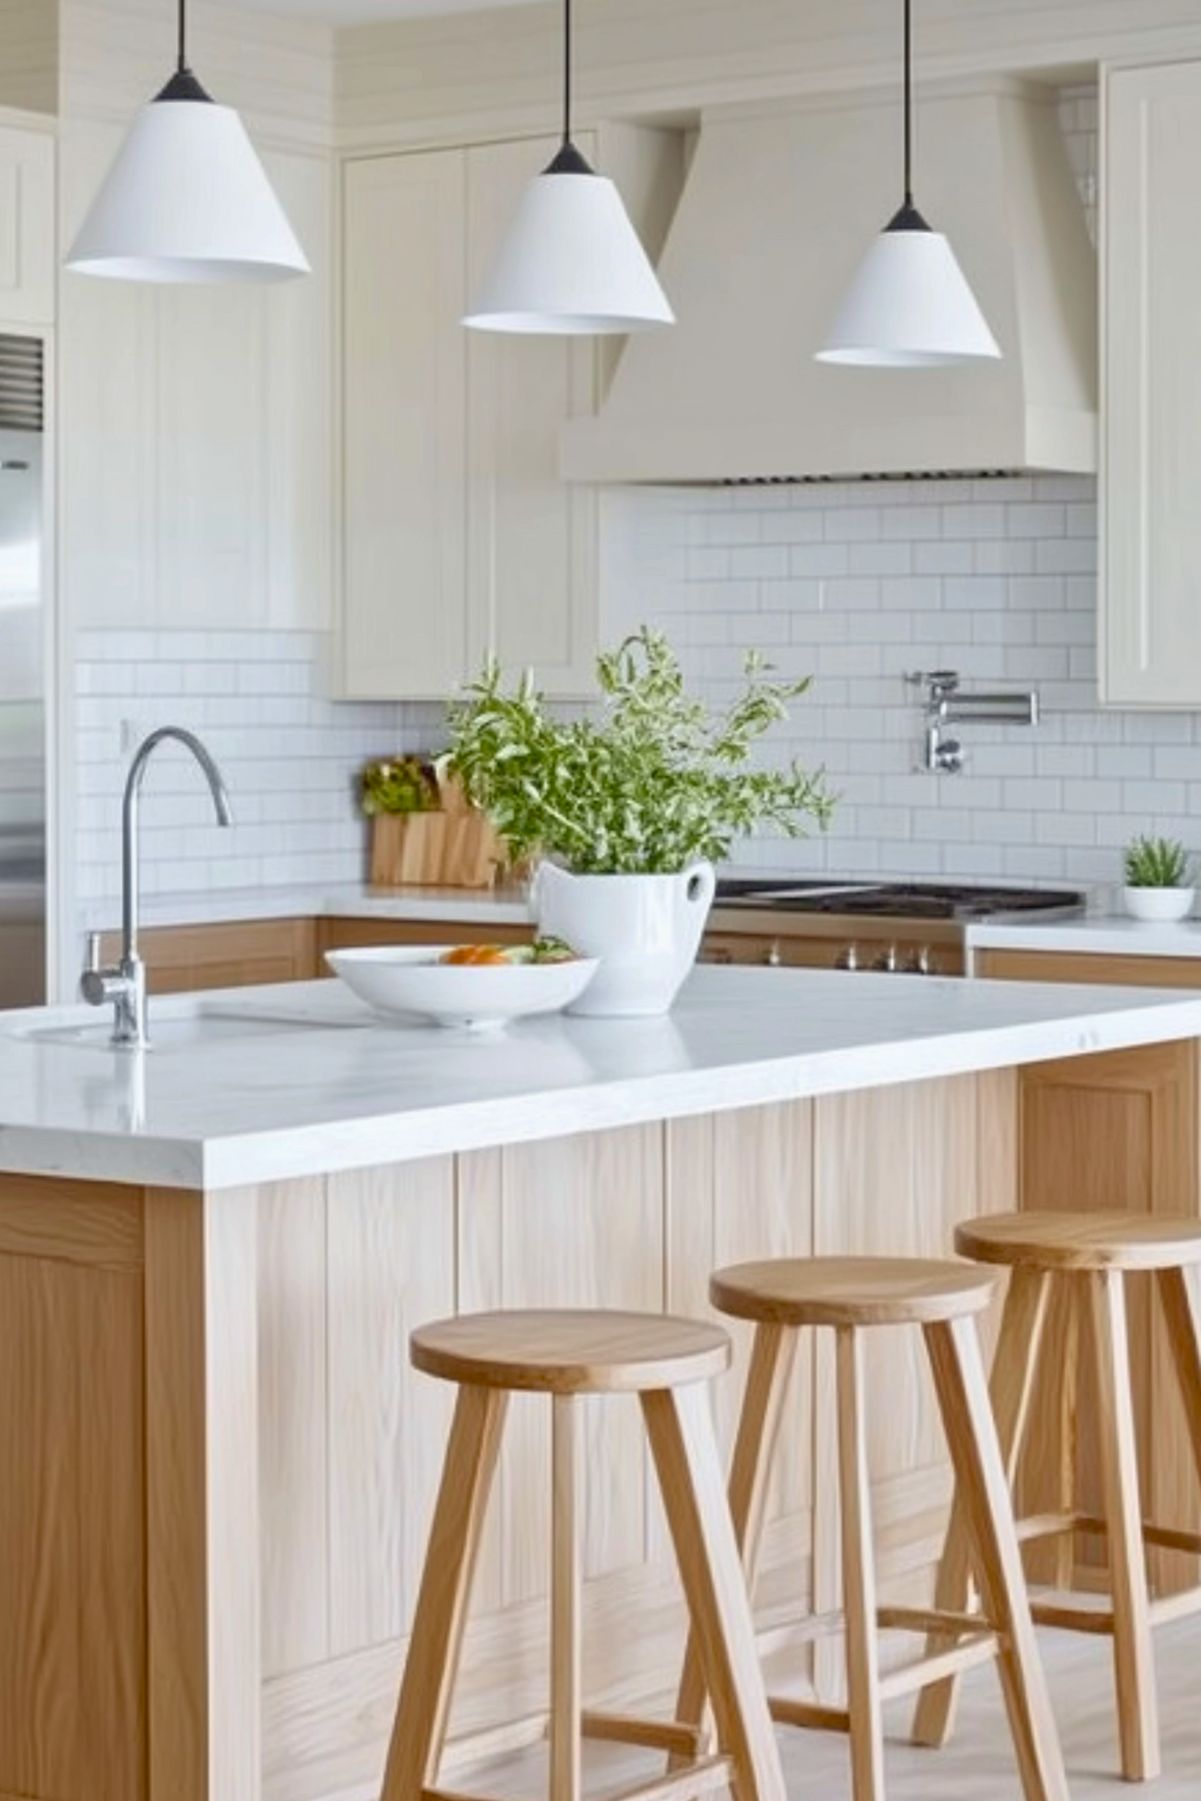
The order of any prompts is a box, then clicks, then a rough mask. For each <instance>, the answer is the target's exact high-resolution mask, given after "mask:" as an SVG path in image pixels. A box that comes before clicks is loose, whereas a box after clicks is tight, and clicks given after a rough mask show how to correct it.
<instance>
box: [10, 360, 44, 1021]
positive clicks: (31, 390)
mask: <svg viewBox="0 0 1201 1801" xmlns="http://www.w3.org/2000/svg"><path fill="white" fill-rule="evenodd" d="M42 424H43V415H42V345H41V343H40V341H39V340H37V339H33V338H15V337H10V336H6V335H4V334H2V333H0V1007H22V1006H29V1005H33V1004H36V1003H38V1002H41V1001H43V1000H44V999H45V995H46V706H45V664H46V656H45V650H46V627H45V607H44V590H43V567H44V558H43V540H42V497H43V484H42V472H43V463H42V451H43V444H44V438H43V434H42Z"/></svg>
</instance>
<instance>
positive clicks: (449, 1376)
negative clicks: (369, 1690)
mask: <svg viewBox="0 0 1201 1801" xmlns="http://www.w3.org/2000/svg"><path fill="white" fill-rule="evenodd" d="M411 1354H412V1360H413V1363H414V1364H415V1365H416V1367H417V1368H418V1369H420V1370H425V1371H427V1372H428V1373H429V1374H430V1375H432V1376H440V1377H442V1378H443V1380H445V1381H448V1382H455V1383H458V1385H459V1398H458V1402H457V1404H456V1407H455V1414H454V1421H453V1424H452V1426H451V1433H450V1441H449V1444H448V1446H447V1451H446V1460H445V1463H444V1465H443V1471H442V1482H441V1487H440V1489H439V1491H438V1499H437V1503H436V1505H435V1508H434V1517H433V1523H432V1525H431V1528H430V1538H429V1545H428V1548H427V1551H426V1560H425V1569H424V1572H423V1574H422V1578H421V1588H420V1592H419V1594H418V1598H417V1609H416V1613H415V1616H414V1620H413V1633H412V1638H411V1640H410V1643H409V1655H408V1660H407V1662H406V1664H405V1672H404V1680H403V1682H402V1685H401V1690H400V1701H399V1704H398V1707H397V1711H396V1720H395V1724H394V1726H393V1731H392V1742H391V1747H390V1749H389V1753H388V1762H387V1770H386V1774H385V1776H384V1786H383V1791H382V1795H381V1801H461V1798H460V1797H452V1796H450V1795H448V1794H445V1793H443V1792H442V1791H441V1790H439V1788H438V1770H439V1765H440V1763H441V1758H442V1750H443V1746H444V1743H445V1739H446V1729H447V1722H448V1717H449V1711H450V1703H451V1697H452V1692H453V1687H454V1681H455V1676H456V1673H457V1669H458V1664H459V1658H460V1653H461V1649H462V1642H463V1629H464V1625H465V1623H466V1617H467V1606H468V1600H469V1595H470V1589H471V1580H472V1573H473V1569H474V1565H475V1561H476V1554H477V1552H478V1550H479V1544H480V1535H481V1530H482V1527H483V1522H484V1513H485V1508H486V1505H487V1500H488V1493H489V1489H490V1487H491V1484H492V1479H493V1475H494V1472H495V1469H496V1460H497V1455H498V1452H499V1450H500V1442H501V1434H502V1429H503V1425H504V1418H505V1410H506V1406H507V1403H508V1397H509V1393H510V1392H512V1391H515V1390H523V1389H524V1390H534V1391H536V1392H538V1393H542V1394H549V1395H550V1396H551V1397H552V1399H551V1482H552V1527H551V1546H550V1558H551V1623H550V1712H549V1720H548V1725H549V1738H550V1796H551V1801H579V1796H580V1792H581V1783H580V1751H581V1743H580V1741H581V1738H582V1737H596V1738H603V1739H609V1740H615V1741H618V1742H622V1743H628V1744H634V1745H645V1746H647V1747H648V1748H650V1749H652V1750H657V1751H663V1752H667V1753H669V1754H671V1755H672V1757H673V1758H674V1759H677V1760H679V1761H680V1765H681V1767H680V1768H679V1769H678V1773H674V1772H673V1773H672V1774H671V1775H668V1776H658V1777H656V1778H655V1780H653V1781H652V1782H650V1783H648V1784H647V1785H646V1787H645V1788H642V1787H638V1788H633V1789H625V1790H623V1792H622V1796H621V1801H639V1798H640V1797H644V1796H645V1797H647V1798H648V1801H649V1798H651V1797H653V1801H669V1797H670V1796H671V1795H673V1794H675V1793H679V1794H680V1795H682V1796H691V1795H702V1794H706V1793H708V1792H709V1791H711V1790H713V1789H715V1788H725V1787H732V1788H733V1790H734V1793H735V1795H736V1797H737V1801H786V1798H785V1792H784V1779H783V1775H782V1772H781V1769H780V1760H779V1753H778V1751H777V1748H776V1743H775V1738H774V1736H773V1732H772V1725H771V1718H770V1716H769V1714H768V1711H767V1701H766V1697H765V1695H764V1693H763V1687H762V1680H761V1677H760V1673H759V1668H758V1663H757V1659H756V1652H755V1638H754V1629H753V1626H752V1623H751V1611H750V1603H749V1600H748V1598H747V1592H746V1587H745V1584H744V1582H743V1577H742V1569H741V1566H740V1564H739V1559H738V1549H737V1546H736V1544H735V1542H734V1531H733V1526H732V1524H731V1520H730V1513H729V1508H728V1506H727V1503H726V1496H725V1487H724V1481H723V1476H722V1470H721V1465H720V1461H719V1458H718V1452H717V1445H716V1441H715V1438H714V1435H713V1424H712V1417H711V1414H710V1410H709V1396H708V1392H707V1388H706V1384H707V1382H708V1380H709V1378H711V1377H712V1376H715V1375H718V1374H719V1373H720V1372H721V1371H722V1370H724V1369H725V1368H726V1367H727V1365H728V1363H729V1360H730V1341H729V1338H728V1337H727V1335H726V1333H725V1332H723V1331H722V1330H721V1328H720V1327H719V1326H714V1325H711V1324H706V1323H702V1322H699V1321H695V1320H686V1319H673V1318H670V1317H664V1316H662V1315H659V1314H644V1313H609V1312H599V1311H598V1312H572V1311H547V1312H512V1313H479V1314H471V1315H466V1316H464V1317H463V1318H460V1319H451V1320H443V1321H440V1322H438V1323H437V1324H434V1325H429V1326H423V1327H421V1328H420V1330H418V1331H416V1332H414V1334H413V1336H412V1340H411ZM630 1393H634V1394H637V1395H638V1396H639V1399H640V1401H641V1405H642V1414H643V1419H644V1422H645V1425H646V1432H647V1436H648V1438H649V1440H650V1446H651V1453H652V1456H653V1458H654V1463H655V1468H656V1470H657V1473H658V1478H659V1487H660V1490H661V1492H662V1496H663V1506H664V1510H665V1512H666V1515H667V1522H668V1526H669V1529H670V1532H671V1536H672V1541H673V1543H674V1546H675V1552H676V1559H677V1562H678V1564H679V1568H680V1576H681V1579H682V1583H683V1587H684V1594H685V1599H686V1601H687V1606H688V1613H689V1618H690V1621H691V1626H692V1631H693V1633H694V1635H695V1638H696V1640H697V1644H698V1647H699V1650H698V1656H699V1659H700V1662H701V1664H702V1665H703V1669H704V1681H705V1684H706V1687H707V1689H708V1691H709V1692H710V1693H711V1694H712V1696H713V1713H714V1716H715V1720H716V1739H717V1750H716V1753H715V1754H710V1753H709V1749H708V1735H707V1734H706V1733H703V1732H702V1731H700V1730H699V1729H697V1728H686V1727H683V1726H680V1725H677V1724H674V1723H667V1722H665V1723H662V1724H659V1723H655V1722H651V1721H644V1720H635V1719H629V1718H626V1717H625V1716H614V1715H603V1714H589V1713H585V1712H584V1711H583V1708H582V1704H581V1698H580V1614H581V1591H580V1542H579V1473H580V1472H579V1461H580V1451H579V1446H580V1436H579V1434H580V1406H579V1396H581V1395H585V1394H630ZM631 1476H632V1478H633V1479H634V1480H637V1479H638V1477H637V1476H636V1475H635V1473H634V1472H631ZM698 1726H699V1723H698Z"/></svg>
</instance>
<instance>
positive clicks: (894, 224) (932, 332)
mask: <svg viewBox="0 0 1201 1801" xmlns="http://www.w3.org/2000/svg"><path fill="white" fill-rule="evenodd" d="M904 9H905V96H904V112H905V198H904V201H903V202H902V205H901V207H900V210H899V211H898V212H897V213H895V214H894V215H893V217H892V218H891V219H890V220H889V222H888V224H887V225H886V226H885V227H884V230H883V231H882V232H881V234H880V236H879V237H878V238H877V239H876V240H875V242H874V243H873V244H872V245H871V247H870V248H869V250H868V252H867V255H866V256H865V257H864V259H863V261H862V262H861V263H860V265H859V268H858V270H857V272H856V274H855V278H854V280H853V281H852V282H851V285H850V287H849V288H848V289H847V292H846V294H845V295H844V297H843V301H842V305H841V306H840V307H839V309H838V314H837V317H836V318H835V320H834V324H833V325H832V327H831V328H830V333H829V336H828V338H827V339H826V342H825V345H824V347H823V348H822V349H821V350H819V351H818V352H817V360H818V362H820V363H850V364H858V365H861V366H864V367H868V368H882V369H929V368H938V367H940V366H942V365H946V364H954V363H968V362H975V361H977V360H979V359H982V358H989V357H999V356H1000V354H1001V351H1000V348H999V346H998V344H997V341H996V339H995V338H994V337H993V335H992V332H991V331H990V330H989V328H988V322H987V320H986V319H985V317H984V314H983V313H982V312H981V311H980V308H979V306H978V304H977V302H976V297H975V295H974V294H973V293H972V290H971V288H970V287H969V286H968V284H967V280H966V278H965V276H964V273H963V270H962V269H961V268H960V267H959V264H958V262H957V260H956V257H955V252H954V251H953V250H952V249H951V246H950V244H949V243H948V242H947V240H946V238H945V237H944V236H943V234H942V232H940V231H932V230H931V229H930V227H929V226H928V225H927V223H926V221H925V220H924V219H923V218H922V215H921V214H920V213H919V212H918V210H917V208H916V207H915V206H914V204H913V29H912V20H911V16H910V15H911V0H904Z"/></svg>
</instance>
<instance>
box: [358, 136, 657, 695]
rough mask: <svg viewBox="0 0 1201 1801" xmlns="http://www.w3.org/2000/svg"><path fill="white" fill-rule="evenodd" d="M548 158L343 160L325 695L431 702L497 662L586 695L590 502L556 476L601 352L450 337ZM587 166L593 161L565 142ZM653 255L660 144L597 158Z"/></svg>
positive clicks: (540, 341) (563, 342)
mask: <svg viewBox="0 0 1201 1801" xmlns="http://www.w3.org/2000/svg"><path fill="white" fill-rule="evenodd" d="M556 145H557V141H556V140H554V139H552V138H534V139H530V138H526V139H522V140H520V141H518V142H512V143H502V144H487V145H479V146H472V147H470V148H456V149H448V150H431V151H416V152H408V153H403V154H396V155H387V156H376V157H364V158H356V159H352V160H350V161H348V162H347V163H345V164H344V166H343V172H342V183H343V185H342V251H343V265H342V283H343V286H342V344H341V359H342V361H341V390H342V498H341V533H342V552H341V633H340V636H341V671H342V676H341V688H342V693H343V694H344V695H346V696H347V697H349V698H361V699H370V698H381V699H383V698H391V699H421V698H427V699H428V698H433V699H444V698H445V697H446V696H447V694H449V693H451V692H452V691H453V690H454V689H455V688H456V687H457V686H458V685H459V684H460V683H462V682H463V681H465V680H469V679H470V678H471V677H472V676H473V675H475V674H476V673H478V671H479V669H480V666H481V664H482V662H483V660H484V658H485V657H486V656H487V655H488V654H489V653H490V652H494V653H495V654H496V655H497V656H498V657H499V658H500V659H501V661H502V662H503V663H504V665H505V666H506V667H507V668H510V669H514V670H518V669H525V668H532V669H533V671H534V673H535V676H536V678H537V680H538V681H539V683H540V684H541V685H542V686H543V687H544V688H545V689H546V690H547V691H548V692H549V693H551V694H555V695H561V696H572V695H583V694H587V693H588V692H589V691H590V689H591V686H592V678H593V665H594V656H595V650H596V619H597V599H596V595H597V559H596V495H595V492H594V491H593V490H591V489H588V488H569V487H567V486H566V485H565V484H564V483H563V482H562V481H561V480H560V479H559V471H558V465H559V436H560V432H561V430H562V428H563V426H564V424H565V423H566V422H567V421H568V420H570V419H573V418H578V417H580V416H581V415H583V414H587V413H589V412H591V411H592V410H593V409H594V407H595V405H596V402H597V398H598V390H599V387H600V385H601V383H602V381H603V379H604V377H605V375H606V374H607V372H608V370H609V369H610V367H611V365H612V358H613V349H612V346H611V345H605V344H604V343H603V342H598V341H597V340H594V339H584V338H541V337H527V338H522V337H510V336H508V335H499V334H492V333H487V332H471V331H467V330H466V329H465V328H464V327H463V325H462V324H461V319H462V315H463V313H464V312H465V310H466V308H467V306H468V303H469V298H470V295H471V293H472V292H473V290H474V288H475V287H476V285H477V284H478V282H479V280H480V278H481V276H482V274H483V272H484V269H485V267H486V265H487V263H488V261H489V258H490V257H491V254H492V251H493V249H494V248H495V246H496V243H497V241H498V239H499V238H500V236H501V234H502V233H503V232H504V230H505V228H506V226H507V225H508V224H509V221H510V220H511V218H512V215H513V211H514V209H515V207H516V205H517V201H518V198H519V196H520V194H521V191H522V188H523V187H524V185H525V183H526V182H527V181H528V180H529V179H530V177H531V175H533V174H536V173H537V171H538V170H539V169H540V168H541V167H542V166H543V165H544V164H545V163H546V162H548V161H549V159H550V157H551V156H552V155H553V153H554V151H555V148H556ZM580 145H581V148H582V149H583V150H584V152H585V154H593V153H595V150H596V145H595V144H594V143H593V142H592V141H591V136H590V134H588V133H585V134H582V135H581V138H580ZM600 151H601V155H602V159H603V161H604V163H605V166H606V168H612V169H613V171H614V173H615V174H617V175H618V176H619V179H620V180H621V185H622V187H623V189H624V190H625V192H626V193H627V196H628V197H629V198H630V202H631V210H632V211H633V213H634V216H635V219H636V222H637V223H639V224H640V225H642V226H643V227H644V228H646V227H647V226H648V224H649V237H648V241H649V243H650V244H651V247H652V250H653V247H654V242H655V237H656V235H661V230H662V223H663V219H664V215H665V212H666V210H667V202H666V201H665V198H664V195H665V192H667V191H670V192H671V193H672V194H673V196H674V189H673V187H672V179H671V171H672V167H673V163H674V165H676V166H678V159H679V149H678V141H677V140H676V139H675V138H674V136H673V134H670V133H664V132H656V131H645V132H644V131H641V130H638V129H636V128H624V127H623V128H621V130H620V131H619V132H614V133H613V136H612V141H610V137H609V133H608V130H607V129H606V133H605V138H604V142H602V144H601V146H600Z"/></svg>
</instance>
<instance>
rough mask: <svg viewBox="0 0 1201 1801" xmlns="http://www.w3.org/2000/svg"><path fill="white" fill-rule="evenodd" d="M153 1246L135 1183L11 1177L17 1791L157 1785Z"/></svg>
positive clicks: (7, 1300) (1, 1433) (8, 1742)
mask: <svg viewBox="0 0 1201 1801" xmlns="http://www.w3.org/2000/svg"><path fill="white" fill-rule="evenodd" d="M141 1237H142V1235H141V1202H140V1195H139V1194H138V1192H137V1191H136V1190H130V1189H125V1188H120V1187H117V1186H116V1185H114V1184H107V1183H98V1184H96V1185H95V1187H94V1189H89V1188H83V1189H81V1188H79V1187H77V1186H76V1185H73V1184H70V1183H66V1182H59V1181H57V1180H54V1179H44V1180H43V1179H37V1178H25V1177H14V1176H4V1177H0V1362H2V1366H3V1369H4V1372H5V1379H4V1382H3V1384H2V1385H0V1441H2V1442H3V1444H4V1445H5V1447H6V1451H5V1457H4V1478H3V1481H2V1482H0V1619H2V1620H3V1622H4V1624H3V1631H2V1632H0V1793H3V1794H5V1795H10V1796H14V1797H16V1796H21V1797H26V1796H28V1797H35V1798H36V1801H138V1797H141V1796H144V1795H145V1794H146V1792H147V1770H146V1731H147V1696H146V1686H147V1674H146V1643H145V1607H146V1573H145V1565H146V1537H145V1526H144V1520H143V1515H142V1509H141V1507H140V1506H139V1505H138V1504H137V1501H138V1497H140V1495H141V1492H142V1486H143V1480H144V1434H143V1386H142V1370H143V1345H142V1305H141V1302H142V1273H141V1263H142V1242H141ZM131 1500H132V1504H131Z"/></svg>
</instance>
